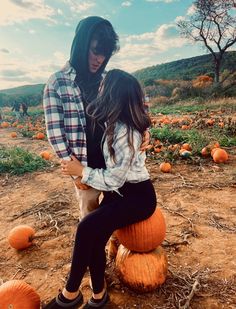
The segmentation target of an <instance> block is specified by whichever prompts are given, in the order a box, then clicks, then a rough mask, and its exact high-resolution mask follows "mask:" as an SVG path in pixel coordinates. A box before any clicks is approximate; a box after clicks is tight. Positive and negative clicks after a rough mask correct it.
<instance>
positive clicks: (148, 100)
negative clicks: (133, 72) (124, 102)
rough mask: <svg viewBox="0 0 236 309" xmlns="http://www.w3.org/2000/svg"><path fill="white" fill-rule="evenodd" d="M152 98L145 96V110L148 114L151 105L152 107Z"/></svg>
mask: <svg viewBox="0 0 236 309" xmlns="http://www.w3.org/2000/svg"><path fill="white" fill-rule="evenodd" d="M149 102H150V97H149V96H148V95H146V96H145V98H144V108H145V111H146V112H147V113H149V107H150V106H149V105H150V103H149Z"/></svg>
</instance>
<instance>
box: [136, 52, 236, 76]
mask: <svg viewBox="0 0 236 309" xmlns="http://www.w3.org/2000/svg"><path fill="white" fill-rule="evenodd" d="M233 67H234V68H235V70H236V51H232V52H227V53H225V57H224V61H223V64H222V68H221V71H224V70H225V69H232V68H233ZM205 74H207V75H210V76H212V77H213V76H214V66H213V60H212V55H211V54H207V55H202V56H197V57H192V58H187V59H181V60H177V61H172V62H168V63H163V64H159V65H155V66H151V67H147V68H144V69H141V70H138V71H135V72H134V73H133V75H134V76H135V77H136V78H138V80H139V81H141V82H144V81H147V80H156V79H168V80H192V79H194V78H195V77H197V76H199V75H205Z"/></svg>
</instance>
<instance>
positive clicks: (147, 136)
mask: <svg viewBox="0 0 236 309" xmlns="http://www.w3.org/2000/svg"><path fill="white" fill-rule="evenodd" d="M150 138H151V134H150V132H149V131H148V130H146V131H144V133H143V140H142V145H141V146H140V150H141V151H145V150H146V149H147V146H148V145H149V144H150Z"/></svg>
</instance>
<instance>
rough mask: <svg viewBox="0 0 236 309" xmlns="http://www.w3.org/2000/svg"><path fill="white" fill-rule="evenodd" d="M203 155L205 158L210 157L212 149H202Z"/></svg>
mask: <svg viewBox="0 0 236 309" xmlns="http://www.w3.org/2000/svg"><path fill="white" fill-rule="evenodd" d="M201 155H202V156H203V157H208V156H209V155H210V149H209V147H204V148H202V150H201Z"/></svg>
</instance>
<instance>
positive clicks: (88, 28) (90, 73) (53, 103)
mask: <svg viewBox="0 0 236 309" xmlns="http://www.w3.org/2000/svg"><path fill="white" fill-rule="evenodd" d="M118 50H119V46H118V36H117V34H116V33H115V31H114V29H113V27H112V25H111V24H110V22H109V21H107V20H105V19H103V18H101V17H97V16H90V17H87V18H85V19H83V20H81V21H80V23H79V24H78V26H77V28H76V32H75V37H74V40H73V43H72V47H71V53H70V59H69V61H68V62H67V63H66V65H65V66H64V68H62V69H61V70H60V71H58V72H56V73H55V74H53V75H52V76H51V77H50V78H49V80H48V83H47V84H46V87H45V90H44V99H43V104H44V110H45V119H46V126H47V135H48V139H49V142H50V144H51V146H52V147H53V149H54V151H55V152H56V154H57V155H58V157H59V158H62V159H64V160H70V158H71V155H75V156H76V157H77V158H78V159H79V160H80V161H81V162H83V164H84V165H89V166H91V167H93V168H101V167H104V159H103V156H102V151H101V147H100V142H101V139H102V135H103V130H102V129H101V128H100V126H97V127H96V128H95V130H94V131H93V130H92V126H91V119H90V117H89V116H88V115H87V114H86V107H87V105H88V104H89V103H90V102H91V101H92V100H93V99H95V98H96V97H97V95H98V89H99V85H100V82H101V80H102V74H103V72H104V70H105V67H106V65H107V63H108V61H109V59H110V57H111V56H112V54H114V53H115V52H116V51H118ZM74 183H75V185H77V187H76V193H77V196H78V198H79V202H80V217H81V218H83V217H84V216H85V215H87V214H88V213H89V212H90V211H92V210H93V209H95V208H96V207H97V206H98V198H99V195H100V191H97V190H96V189H93V188H86V187H85V186H84V185H82V184H80V180H79V179H78V178H74ZM83 189H87V190H83Z"/></svg>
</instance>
